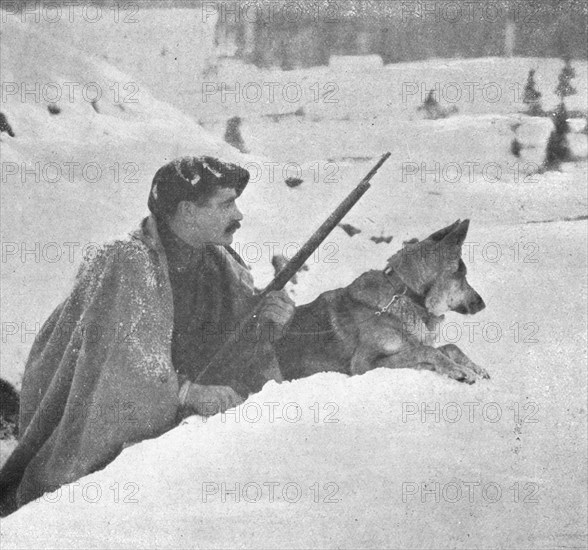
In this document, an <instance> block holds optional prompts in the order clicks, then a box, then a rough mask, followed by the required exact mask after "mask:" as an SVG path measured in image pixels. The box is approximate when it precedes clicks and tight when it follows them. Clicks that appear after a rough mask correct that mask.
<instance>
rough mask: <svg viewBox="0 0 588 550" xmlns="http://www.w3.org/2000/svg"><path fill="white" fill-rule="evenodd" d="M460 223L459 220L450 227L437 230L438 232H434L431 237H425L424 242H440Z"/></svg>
mask: <svg viewBox="0 0 588 550" xmlns="http://www.w3.org/2000/svg"><path fill="white" fill-rule="evenodd" d="M460 222H461V220H457V221H455V222H454V223H452V224H451V225H448V226H447V227H444V228H443V229H439V231H435V233H432V234H431V235H429V236H428V237H427V239H425V240H429V239H430V240H432V241H435V242H439V241H442V240H443V239H444V238H445V237H447V235H449V234H450V233H452V232H453V231H455V229H457V227H458V225H459V224H460Z"/></svg>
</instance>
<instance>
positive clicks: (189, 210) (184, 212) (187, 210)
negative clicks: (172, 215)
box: [176, 201, 197, 220]
mask: <svg viewBox="0 0 588 550" xmlns="http://www.w3.org/2000/svg"><path fill="white" fill-rule="evenodd" d="M196 208H197V205H196V203H195V202H193V201H180V202H179V203H178V207H177V209H176V216H177V217H178V218H179V219H182V220H188V219H192V218H193V217H194V216H195V215H196Z"/></svg>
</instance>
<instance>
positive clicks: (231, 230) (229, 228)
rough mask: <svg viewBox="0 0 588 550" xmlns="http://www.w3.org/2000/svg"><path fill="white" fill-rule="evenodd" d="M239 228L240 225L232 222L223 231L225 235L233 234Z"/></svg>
mask: <svg viewBox="0 0 588 550" xmlns="http://www.w3.org/2000/svg"><path fill="white" fill-rule="evenodd" d="M240 227H241V224H240V223H239V222H232V223H230V224H229V225H228V226H227V229H226V230H225V231H226V232H227V233H234V232H235V231H237V229H239V228H240Z"/></svg>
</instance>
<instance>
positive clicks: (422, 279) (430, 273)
mask: <svg viewBox="0 0 588 550" xmlns="http://www.w3.org/2000/svg"><path fill="white" fill-rule="evenodd" d="M469 225H470V221H469V220H464V221H463V222H462V221H460V220H457V221H456V222H455V223H453V224H452V225H449V226H447V227H445V228H443V229H440V230H439V231H436V232H435V233H433V234H432V235H429V236H428V237H427V238H426V239H425V240H423V241H416V242H415V241H414V240H412V241H409V242H408V243H406V244H405V246H404V247H403V248H402V250H400V251H399V252H397V253H396V254H394V256H392V257H391V258H390V259H389V260H388V267H389V268H391V269H393V270H394V271H395V272H396V274H397V275H398V276H399V277H400V278H401V279H402V281H403V282H404V283H405V284H406V285H407V286H408V287H409V288H410V289H411V290H412V291H413V292H415V293H417V294H418V295H420V296H422V297H423V298H424V302H425V307H426V308H427V310H428V311H429V312H430V313H432V314H433V315H442V314H443V313H445V312H446V311H456V312H457V313H462V314H468V315H473V314H474V313H477V312H478V311H481V310H482V309H484V308H485V307H486V304H484V300H483V299H482V297H481V296H480V295H479V294H478V293H477V292H476V291H475V290H474V289H473V288H472V287H471V286H470V284H469V283H468V281H467V279H466V273H467V269H466V266H465V264H464V262H463V260H462V259H461V247H462V245H463V243H464V240H465V238H466V235H467V232H468V228H469Z"/></svg>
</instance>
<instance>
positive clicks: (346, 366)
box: [274, 220, 489, 384]
mask: <svg viewBox="0 0 588 550" xmlns="http://www.w3.org/2000/svg"><path fill="white" fill-rule="evenodd" d="M468 228H469V220H465V221H463V222H462V221H460V220H458V221H456V222H455V223H453V224H452V225H449V226H447V227H445V228H443V229H441V230H439V231H437V232H435V233H433V234H432V235H430V236H429V237H427V238H426V239H425V240H423V241H416V242H415V240H412V241H409V242H408V243H406V244H405V246H404V247H403V248H402V249H401V250H400V251H399V252H397V253H396V254H394V255H393V256H392V257H391V258H389V260H388V263H387V267H386V269H385V270H383V271H368V272H366V273H364V274H363V275H361V276H360V277H358V278H357V279H356V280H355V281H353V282H352V283H351V285H349V286H348V287H346V288H340V289H336V290H331V291H328V292H325V293H323V294H321V295H320V296H319V297H318V298H317V299H316V300H315V301H314V302H312V303H310V304H307V305H303V306H300V307H297V308H296V310H295V313H294V317H293V319H292V321H291V323H290V325H289V327H288V328H287V330H286V331H285V334H284V336H283V337H282V338H281V339H280V340H278V341H277V342H276V343H274V348H275V350H276V354H277V357H278V362H279V366H280V370H281V375H282V378H283V379H284V380H293V379H297V378H303V377H306V376H310V375H312V374H315V373H318V372H325V371H335V372H341V373H344V374H348V375H358V374H363V373H365V372H367V371H369V370H372V369H376V368H379V367H385V368H392V369H395V368H413V369H427V370H431V371H435V372H437V373H440V374H442V375H445V376H448V377H450V378H452V379H455V380H458V381H460V382H465V383H468V384H472V383H474V382H475V381H476V380H478V379H480V378H489V375H488V373H487V372H486V371H485V370H484V369H483V368H482V367H480V366H478V365H476V364H475V363H474V362H473V361H471V360H470V359H469V358H468V357H467V356H466V355H465V354H464V353H463V352H462V351H461V350H460V349H459V348H458V347H457V346H456V345H453V344H448V345H443V346H440V347H438V348H435V347H433V343H434V339H435V332H436V329H438V327H439V326H440V323H441V322H442V321H443V314H444V313H445V312H447V311H455V312H457V313H461V314H466V315H473V314H475V313H477V312H479V311H481V310H482V309H484V307H485V304H484V300H483V299H482V297H481V296H480V295H479V294H478V293H477V292H476V291H475V290H474V289H473V288H472V287H471V286H470V284H469V283H468V281H467V279H466V271H467V270H466V266H465V264H464V262H463V261H462V259H461V248H462V245H463V243H464V240H465V237H466V235H467V232H468Z"/></svg>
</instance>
